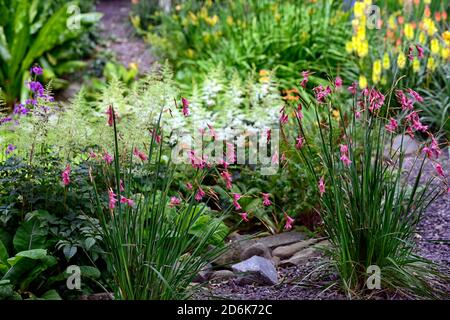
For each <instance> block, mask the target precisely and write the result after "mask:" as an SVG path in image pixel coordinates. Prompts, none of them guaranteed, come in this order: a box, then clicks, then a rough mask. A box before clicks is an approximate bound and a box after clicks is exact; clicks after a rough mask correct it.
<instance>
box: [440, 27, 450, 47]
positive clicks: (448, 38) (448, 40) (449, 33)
mask: <svg viewBox="0 0 450 320" xmlns="http://www.w3.org/2000/svg"><path fill="white" fill-rule="evenodd" d="M442 38H444V41H445V42H446V43H447V45H448V46H449V47H450V31H449V30H447V31H445V32H444V33H443V34H442Z"/></svg>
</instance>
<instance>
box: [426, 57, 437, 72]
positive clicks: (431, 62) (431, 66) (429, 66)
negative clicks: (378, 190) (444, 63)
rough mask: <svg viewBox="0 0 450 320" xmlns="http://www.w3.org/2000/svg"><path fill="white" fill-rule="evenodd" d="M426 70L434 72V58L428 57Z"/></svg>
mask: <svg viewBox="0 0 450 320" xmlns="http://www.w3.org/2000/svg"><path fill="white" fill-rule="evenodd" d="M427 69H428V70H430V71H434V70H435V69H436V63H435V61H434V58H433V57H432V56H430V57H429V58H428V63H427Z"/></svg>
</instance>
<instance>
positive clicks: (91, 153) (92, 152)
mask: <svg viewBox="0 0 450 320" xmlns="http://www.w3.org/2000/svg"><path fill="white" fill-rule="evenodd" d="M89 158H91V159H95V158H97V155H96V154H95V152H94V151H89Z"/></svg>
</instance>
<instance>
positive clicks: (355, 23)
mask: <svg viewBox="0 0 450 320" xmlns="http://www.w3.org/2000/svg"><path fill="white" fill-rule="evenodd" d="M358 26H359V20H358V19H353V20H352V27H353V29H354V30H356V29H357V28H358Z"/></svg>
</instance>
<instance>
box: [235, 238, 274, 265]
mask: <svg viewBox="0 0 450 320" xmlns="http://www.w3.org/2000/svg"><path fill="white" fill-rule="evenodd" d="M253 256H260V257H263V258H266V259H269V260H270V259H271V258H272V254H271V252H270V249H269V248H268V247H267V246H266V245H265V244H263V243H261V242H257V243H255V244H252V245H251V246H249V247H247V248H245V249H244V251H242V253H241V256H240V258H241V261H244V260H247V259H249V258H251V257H253Z"/></svg>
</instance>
